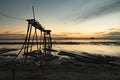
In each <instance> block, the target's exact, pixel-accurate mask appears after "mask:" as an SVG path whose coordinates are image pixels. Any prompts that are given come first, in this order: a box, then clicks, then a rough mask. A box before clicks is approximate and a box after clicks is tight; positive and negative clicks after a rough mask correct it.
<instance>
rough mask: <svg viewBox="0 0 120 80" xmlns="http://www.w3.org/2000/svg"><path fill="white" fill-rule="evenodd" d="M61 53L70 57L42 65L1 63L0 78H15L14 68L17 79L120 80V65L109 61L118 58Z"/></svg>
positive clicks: (7, 79) (1, 79) (9, 79)
mask: <svg viewBox="0 0 120 80" xmlns="http://www.w3.org/2000/svg"><path fill="white" fill-rule="evenodd" d="M85 54H87V53H85ZM60 55H67V56H68V55H69V57H70V58H64V57H63V58H61V59H55V60H51V61H48V62H47V63H45V64H43V65H42V66H41V65H40V66H38V65H36V64H27V65H23V64H14V65H13V64H12V65H11V64H0V80H13V79H12V74H13V69H15V80H120V65H119V64H113V63H107V62H108V61H109V62H111V61H113V60H118V58H115V57H108V56H107V57H102V56H100V55H99V58H98V56H93V55H89V56H91V57H90V58H89V59H88V58H87V57H85V56H84V57H83V56H78V55H74V54H72V53H67V52H62V54H60ZM75 56H77V57H75ZM92 58H94V60H93V59H92ZM95 58H96V59H95ZM103 58H104V59H103ZM90 59H91V60H90ZM106 60H107V61H106Z"/></svg>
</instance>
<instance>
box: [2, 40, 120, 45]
mask: <svg viewBox="0 0 120 80" xmlns="http://www.w3.org/2000/svg"><path fill="white" fill-rule="evenodd" d="M9 44H14V45H16V44H18V45H21V44H24V42H0V45H9ZM29 44H37V43H36V42H33V43H32V42H30V43H29ZM38 44H44V42H38ZM52 44H103V45H111V44H112V45H120V42H114V41H113V42H52Z"/></svg>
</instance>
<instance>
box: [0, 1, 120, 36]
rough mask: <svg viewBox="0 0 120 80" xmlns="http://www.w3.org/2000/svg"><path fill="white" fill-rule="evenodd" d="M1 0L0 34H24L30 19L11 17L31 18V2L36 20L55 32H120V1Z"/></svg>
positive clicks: (78, 33)
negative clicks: (27, 20)
mask: <svg viewBox="0 0 120 80" xmlns="http://www.w3.org/2000/svg"><path fill="white" fill-rule="evenodd" d="M0 1H1V2H0V29H1V30H2V31H1V32H0V34H25V32H26V28H27V22H26V21H24V20H17V19H12V18H10V17H9V16H11V17H17V18H21V19H30V18H32V8H31V7H32V5H34V8H35V14H36V19H37V20H38V21H39V22H40V23H41V24H42V25H43V26H44V27H45V28H46V29H52V32H53V34H54V35H58V36H61V34H62V35H63V36H64V35H66V36H70V35H71V36H75V37H79V36H81V37H84V36H88V37H90V36H98V35H99V36H107V37H109V36H112V35H113V34H111V33H112V32H114V33H116V35H118V34H119V28H120V0H0ZM1 14H5V15H7V16H8V17H5V16H3V15H1ZM110 29H113V30H110ZM114 35H115V34H114Z"/></svg>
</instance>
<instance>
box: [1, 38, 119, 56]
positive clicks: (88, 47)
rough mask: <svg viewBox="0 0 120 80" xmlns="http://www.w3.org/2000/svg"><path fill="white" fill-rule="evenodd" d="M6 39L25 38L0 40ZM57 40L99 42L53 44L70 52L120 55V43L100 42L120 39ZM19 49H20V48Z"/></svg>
mask: <svg viewBox="0 0 120 80" xmlns="http://www.w3.org/2000/svg"><path fill="white" fill-rule="evenodd" d="M2 41H4V42H5V41H6V42H14V41H15V42H17V41H23V40H17V41H16V40H9V41H8V40H0V42H2ZM54 41H56V42H97V44H89V43H87V44H74V45H73V44H64V45H63V44H59V45H58V44H56V45H53V49H57V50H65V51H69V52H73V53H75V54H80V53H81V52H87V53H90V54H101V55H109V56H120V45H116V44H114V43H112V44H109V45H106V44H100V43H99V42H108V43H109V42H120V40H103V39H99V40H98V39H94V40H91V39H85V40H84V39H80V40H54ZM21 47H22V45H17V44H16V45H4V44H2V45H0V49H1V48H17V49H20V48H21ZM35 49H36V46H34V50H35ZM18 51H19V50H18ZM18 51H11V52H9V53H18Z"/></svg>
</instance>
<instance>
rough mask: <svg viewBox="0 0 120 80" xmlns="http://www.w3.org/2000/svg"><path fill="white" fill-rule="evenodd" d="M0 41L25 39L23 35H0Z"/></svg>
mask: <svg viewBox="0 0 120 80" xmlns="http://www.w3.org/2000/svg"><path fill="white" fill-rule="evenodd" d="M0 39H25V34H0Z"/></svg>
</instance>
